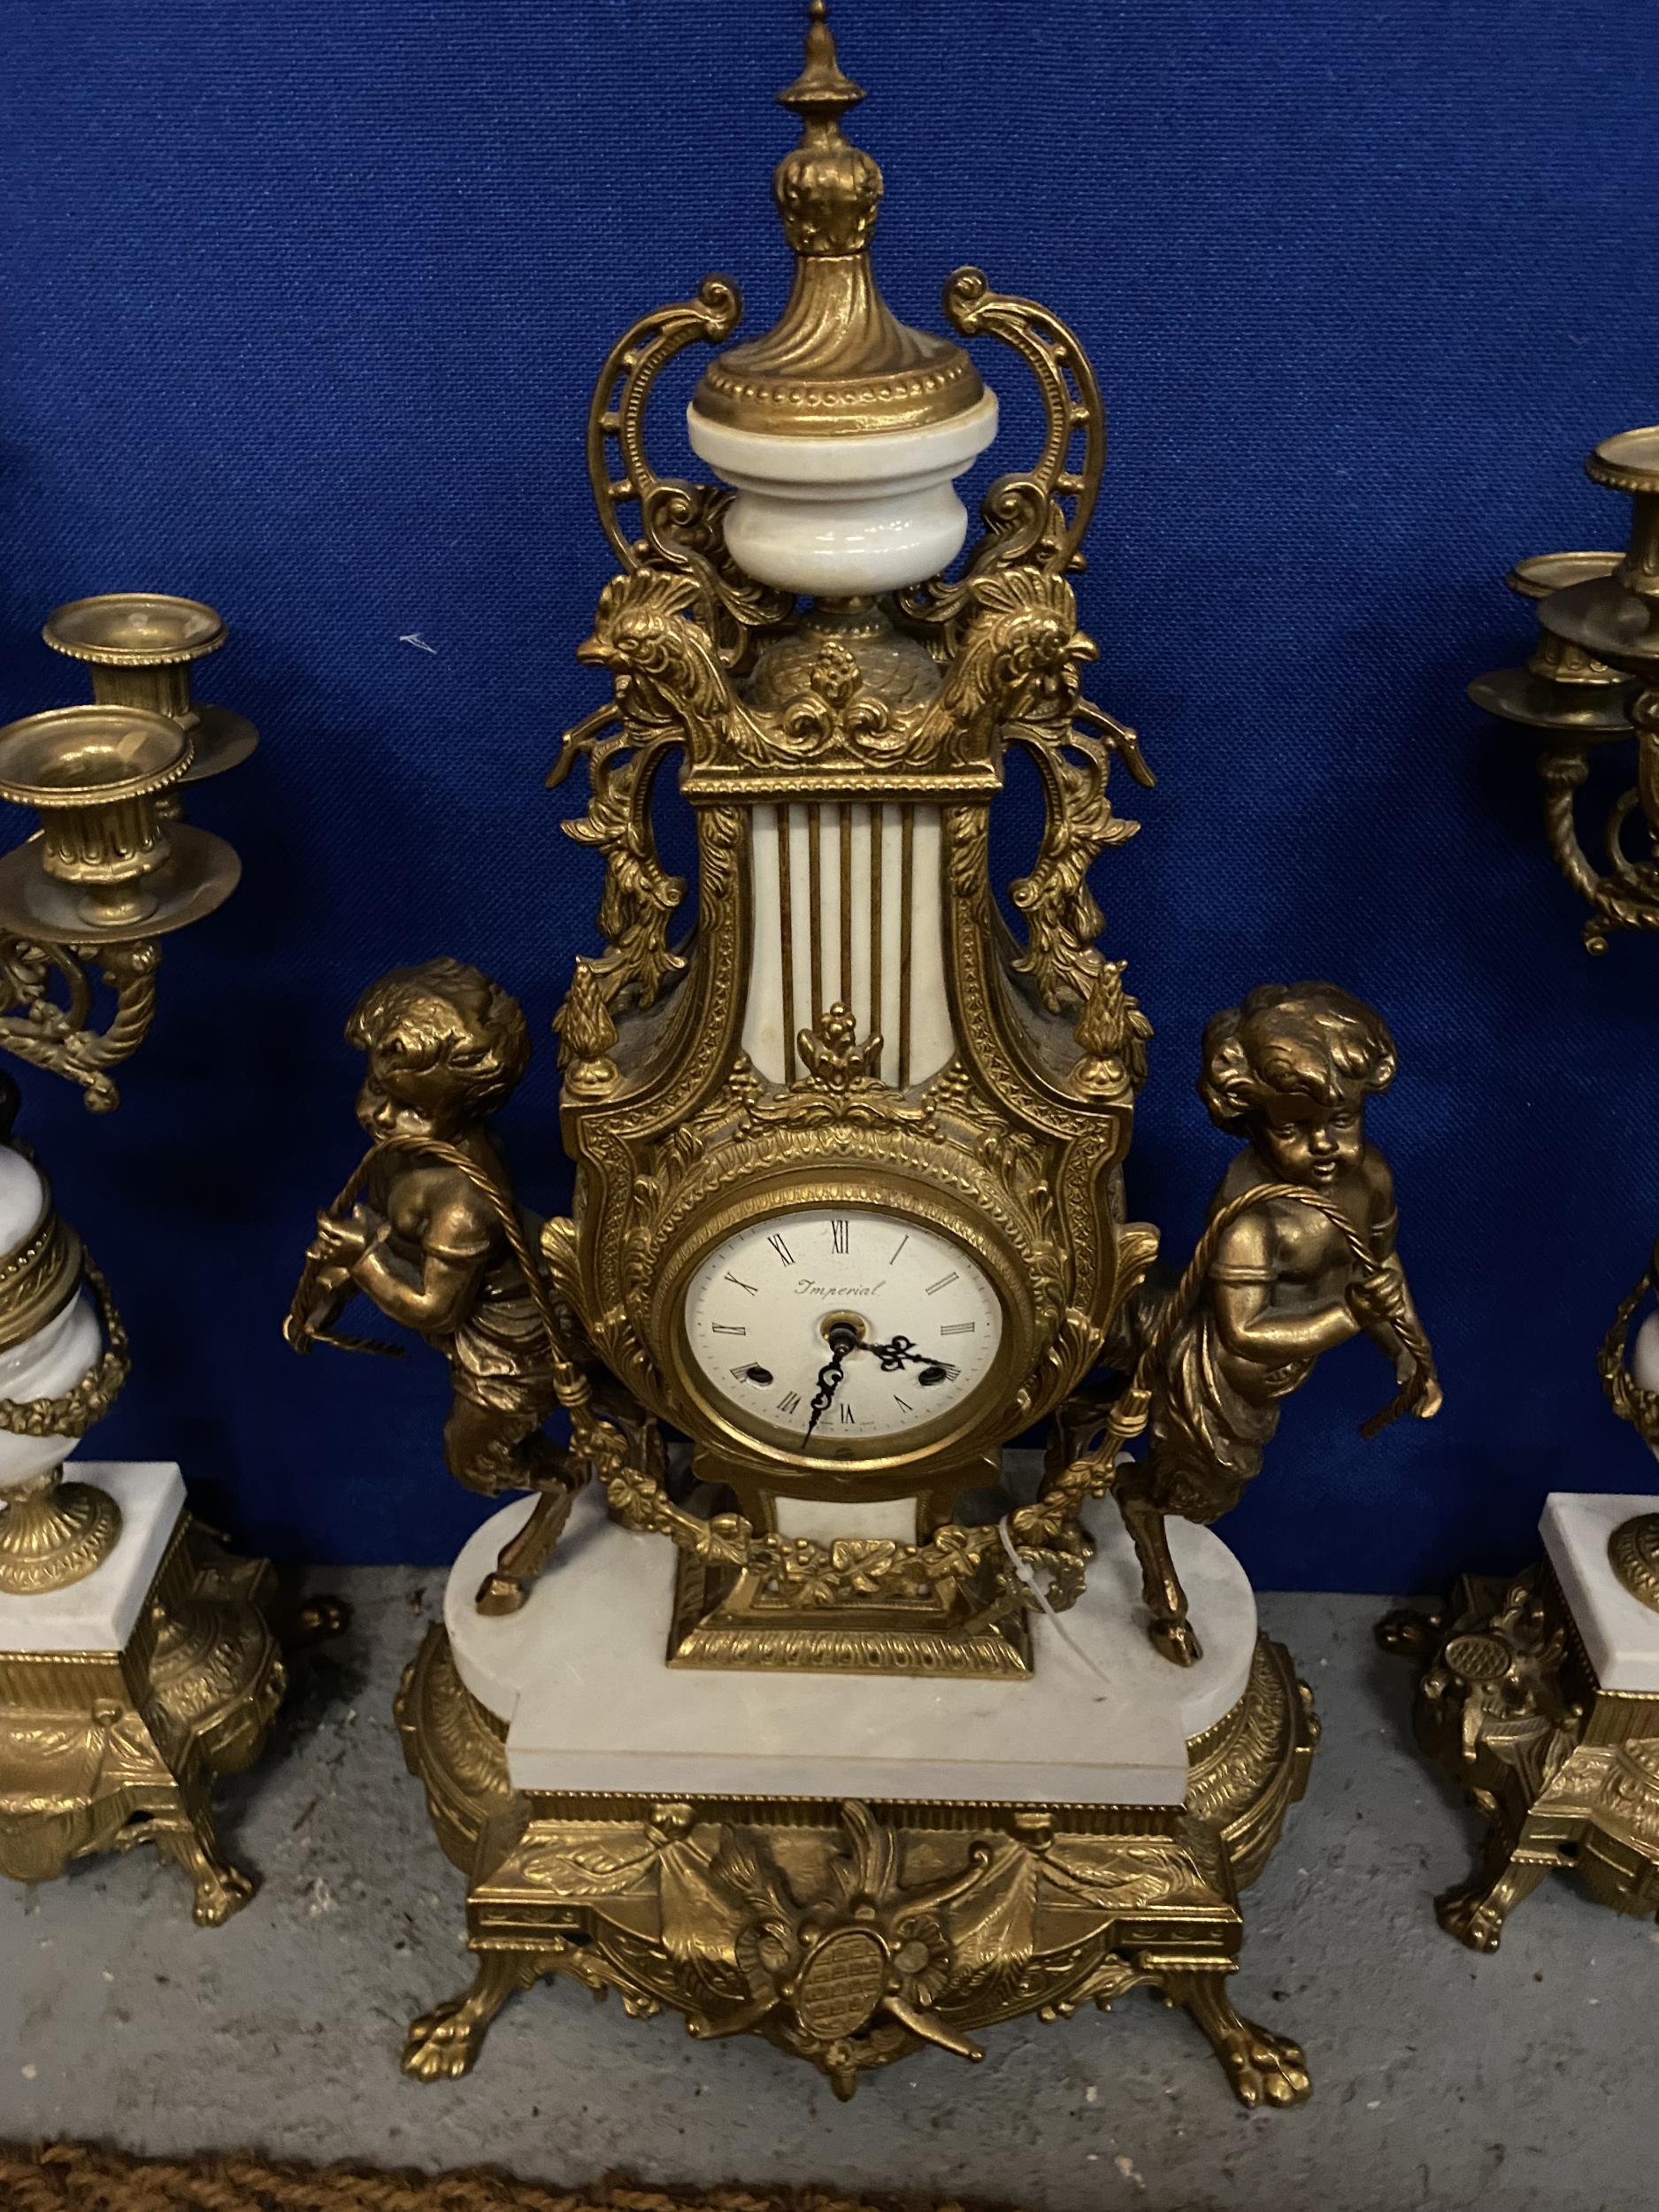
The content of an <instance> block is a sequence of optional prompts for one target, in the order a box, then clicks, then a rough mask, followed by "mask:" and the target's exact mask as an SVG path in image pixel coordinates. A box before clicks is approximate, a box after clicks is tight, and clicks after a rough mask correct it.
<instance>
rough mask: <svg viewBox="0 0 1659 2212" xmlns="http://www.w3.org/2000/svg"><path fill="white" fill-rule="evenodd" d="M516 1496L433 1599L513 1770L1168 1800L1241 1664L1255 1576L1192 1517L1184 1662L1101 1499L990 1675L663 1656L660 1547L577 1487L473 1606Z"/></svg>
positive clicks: (1240, 1685) (566, 1779)
mask: <svg viewBox="0 0 1659 2212" xmlns="http://www.w3.org/2000/svg"><path fill="white" fill-rule="evenodd" d="M529 1511H530V1501H529V1500H527V1499H522V1500H519V1501H518V1502H515V1503H514V1504H512V1505H510V1506H507V1507H505V1508H503V1510H502V1511H501V1512H499V1513H497V1514H495V1515H494V1516H492V1517H491V1518H490V1519H489V1520H488V1521H487V1522H486V1523H485V1524H484V1525H483V1527H482V1528H480V1529H479V1530H477V1531H476V1532H474V1534H473V1536H472V1539H471V1540H470V1541H469V1542H468V1544H467V1545H466V1547H465V1549H464V1550H463V1551H462V1553H461V1555H460V1556H459V1558H458V1559H457V1561H456V1563H455V1565H454V1567H453V1569H452V1570H451V1571H450V1575H449V1588H448V1592H447V1594H446V1597H445V1601H444V1624H445V1626H446V1627H447V1629H448V1631H449V1642H450V1647H451V1648H452V1650H453V1652H454V1654H455V1663H456V1668H457V1672H458V1673H459V1675H460V1677H461V1679H462V1681H463V1682H464V1683H465V1685H466V1686H467V1688H468V1689H469V1690H470V1691H471V1692H472V1695H473V1696H474V1697H475V1698H477V1700H478V1701H479V1702H480V1705H482V1706H484V1707H486V1708H487V1709H488V1711H490V1712H491V1713H493V1714H495V1717H497V1719H499V1720H502V1721H504V1722H506V1724H507V1769H508V1772H509V1774H510V1776H511V1780H512V1784H513V1786H514V1787H515V1788H516V1789H520V1790H610V1791H623V1792H641V1791H642V1792H645V1793H649V1794H651V1795H655V1796H662V1795H664V1794H670V1795H672V1794H676V1793H682V1792H683V1793H687V1794H691V1793H705V1794H713V1795H719V1796H726V1795H745V1796H747V1795H785V1796H791V1797H829V1798H843V1797H858V1798H866V1797H876V1798H892V1797H902V1798H912V1797H937V1798H947V1799H972V1800H974V1801H976V1802H980V1801H995V1802H1001V1803H1008V1804H1020V1803H1030V1802H1033V1801H1034V1802H1045V1801H1049V1802H1053V1801H1057V1802H1061V1803H1065V1804H1078V1805H1123V1804H1146V1805H1179V1804H1180V1803H1181V1802H1182V1801H1184V1799H1185V1797H1186V1794H1187V1744H1188V1742H1189V1741H1190V1740H1192V1739H1193V1738H1194V1737H1195V1736H1201V1735H1202V1734H1203V1733H1204V1732H1205V1731H1206V1730H1207V1729H1209V1728H1211V1727H1213V1726H1214V1724H1216V1723H1217V1721H1219V1720H1221V1719H1222V1718H1223V1717H1225V1715H1226V1714H1227V1713H1229V1712H1230V1711H1231V1710H1232V1709H1233V1707H1234V1706H1235V1705H1236V1704H1237V1703H1238V1701H1239V1700H1240V1698H1241V1697H1242V1696H1243V1695H1244V1692H1245V1686H1246V1684H1247V1683H1248V1679H1249V1673H1250V1664H1251V1659H1252V1656H1253V1655H1254V1653H1255V1649H1256V1599H1255V1595H1254V1593H1253V1592H1252V1591H1251V1588H1250V1585H1249V1582H1248V1578H1247V1577H1246V1575H1245V1572H1244V1570H1243V1568H1242V1567H1240V1564H1239V1563H1238V1561H1237V1560H1236V1559H1235V1558H1234V1557H1233V1554H1232V1553H1231V1552H1230V1551H1229V1550H1228V1549H1227V1548H1226V1546H1225V1544H1224V1543H1223V1542H1222V1541H1221V1540H1220V1539H1219V1537H1217V1536H1216V1535H1214V1534H1213V1533H1212V1532H1210V1530H1209V1529H1204V1528H1197V1527H1194V1525H1192V1524H1191V1523H1190V1522H1186V1521H1180V1522H1172V1523H1171V1526H1170V1538H1171V1546H1172V1548H1173V1550H1174V1554H1175V1564H1176V1568H1177V1571H1178V1572H1179V1575H1180V1577H1181V1580H1182V1582H1183V1583H1184V1584H1185V1586H1186V1588H1187V1593H1188V1595H1189V1596H1190V1598H1191V1601H1192V1614H1193V1619H1194V1622H1195V1623H1196V1624H1198V1629H1199V1633H1200V1635H1201V1637H1202V1641H1203V1646H1204V1657H1203V1658H1202V1661H1201V1662H1200V1663H1199V1664H1198V1665H1197V1666H1195V1667H1190V1668H1188V1667H1176V1666H1173V1665H1171V1663H1170V1662H1169V1661H1168V1660H1167V1659H1164V1657H1162V1656H1161V1655H1159V1654H1158V1653H1157V1652H1156V1651H1155V1650H1154V1649H1153V1647H1152V1646H1151V1644H1150V1643H1149V1642H1148V1640H1147V1634H1146V1614H1145V1612H1144V1610H1143V1609H1142V1608H1141V1602H1140V1587H1141V1584H1140V1575H1139V1571H1138V1570H1137V1568H1136V1566H1135V1561H1134V1554H1133V1549H1132V1548H1131V1546H1130V1543H1129V1540H1128V1538H1127V1537H1126V1536H1125V1533H1124V1531H1123V1526H1122V1524H1121V1522H1120V1520H1119V1518H1118V1514H1117V1512H1116V1510H1115V1509H1113V1508H1112V1507H1110V1505H1109V1506H1105V1507H1103V1508H1100V1509H1096V1511H1095V1514H1094V1520H1093V1523H1092V1525H1093V1530H1094V1536H1095V1540H1096V1542H1097V1544H1098V1546H1099V1549H1098V1552H1097V1554H1096V1555H1095V1558H1094V1562H1093V1563H1092V1564H1091V1566H1090V1568H1089V1573H1088V1586H1087V1589H1086V1591H1085V1593H1084V1595H1083V1597H1082V1599H1081V1601H1080V1602H1079V1604H1078V1605H1077V1606H1075V1607H1074V1608H1073V1609H1071V1611H1070V1612H1068V1613H1064V1614H1062V1615H1060V1616H1058V1617H1056V1618H1051V1617H1048V1616H1046V1615H1041V1616H1039V1617H1037V1618H1036V1620H1035V1621H1034V1622H1033V1661H1034V1665H1033V1672H1032V1674H1031V1675H1030V1676H1029V1677H1027V1678H1023V1679H1019V1680H1013V1681H1000V1682H987V1681H936V1680H931V1679H927V1678H914V1677H910V1676H896V1675H829V1674H805V1673H802V1674H782V1673H759V1672H757V1673H744V1672H741V1671H737V1670H735V1669H729V1670H728V1669H721V1670H719V1671H710V1672H701V1671H695V1670H686V1671H681V1670H678V1669H671V1668H670V1667H669V1666H668V1665H667V1664H666V1663H665V1659H666V1651H667V1639H668V1625H669V1621H670V1617H671V1614H672V1601H673V1583H674V1565H675V1555H674V1552H673V1549H672V1546H670V1545H668V1544H666V1543H664V1541H663V1540H662V1539H661V1538H660V1537H656V1536H645V1535H636V1534H634V1533H632V1532H629V1531H628V1530H626V1529H624V1528H620V1527H618V1525H616V1524H615V1523H614V1522H612V1521H611V1520H609V1519H608V1518H607V1517H606V1514H605V1510H604V1505H603V1499H602V1498H601V1497H600V1496H598V1495H597V1494H595V1492H594V1491H593V1490H591V1489H590V1490H588V1491H584V1492H583V1493H582V1494H581V1495H580V1497H579V1498H578V1500H577V1502H576V1504H575V1507H574V1509H573V1510H572V1515H571V1520H570V1525H569V1527H568V1528H567V1530H566V1532H565V1536H564V1538H563V1540H561V1542H560V1545H559V1548H558V1550H557V1554H556V1555H555V1556H554V1560H553V1563H552V1565H551V1566H550V1567H549V1569H548V1570H547V1571H545V1572H544V1573H543V1574H542V1575H541V1578H539V1579H538V1581H537V1582H536V1583H535V1585H534V1586H533V1588H532V1590H531V1594H530V1597H529V1601H528V1602H527V1603H526V1605H525V1607H524V1609H522V1611H520V1612H518V1613H514V1614H509V1615H506V1616H504V1617H495V1618H489V1617H486V1616H484V1615H483V1614H481V1613H480V1612H479V1610H478V1608H477V1606H476V1604H475V1603H474V1598H475V1596H476V1594H477V1591H478V1588H479V1586H480V1583H481V1582H482V1581H483V1579H484V1578H485V1576H486V1575H487V1574H488V1572H489V1571H490V1569H491V1568H492V1567H493V1566H494V1564H495V1560H496V1558H497V1556H498V1555H499V1554H500V1552H501V1549H502V1547H503V1544H505V1542H506V1541H507V1540H508V1539H509V1538H510V1537H511V1536H512V1535H514V1534H515V1533H516V1532H517V1531H518V1527H519V1526H520V1525H521V1524H522V1523H523V1522H524V1521H525V1520H526V1518H527V1517H528V1515H529Z"/></svg>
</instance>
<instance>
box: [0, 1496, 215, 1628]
mask: <svg viewBox="0 0 1659 2212" xmlns="http://www.w3.org/2000/svg"><path fill="white" fill-rule="evenodd" d="M64 1479H65V1481H66V1482H84V1483H89V1484H91V1485H92V1486H94V1487H95V1488H96V1489H99V1490H107V1491H108V1492H109V1494H110V1495H111V1497H112V1498H113V1499H114V1500H115V1502H116V1504H117V1505H119V1507H120V1509H121V1533H120V1536H119V1540H118V1541H117V1543H116V1546H115V1548H114V1550H113V1551H112V1552H111V1554H110V1555H109V1557H108V1558H107V1559H105V1560H103V1561H101V1562H100V1563H99V1564H98V1565H97V1566H96V1567H95V1568H94V1569H93V1570H92V1572H91V1573H90V1574H89V1575H84V1576H82V1578H81V1580H80V1581H79V1582H72V1583H70V1584H69V1585H68V1586H67V1587H66V1588H65V1589H62V1590H43V1591H42V1592H40V1593H39V1594H37V1595H35V1596H32V1597H11V1596H5V1595H0V1651H19V1652H28V1653H31V1654H34V1655H40V1654H43V1653H50V1652H72V1651H73V1652H85V1651H99V1652H106V1651H107V1652H114V1651H124V1650H125V1649H126V1647H127V1639H128V1638H129V1637H130V1636H131V1634H132V1632H133V1631H134V1628H135V1627H136V1626H137V1625H138V1616H139V1612H140V1609H141V1608H142V1605H143V1602H144V1600H145V1598H146V1597H147V1596H148V1595H149V1594H150V1584H151V1583H152V1582H153V1581H154V1580H155V1578H156V1570H157V1567H158V1566H160V1564H161V1561H162V1555H163V1554H164V1553H165V1550H166V1548H167V1542H168V1540H169V1538H170V1537H171V1536H172V1534H173V1530H174V1529H175V1528H176V1527H177V1526H178V1523H179V1516H180V1513H182V1512H183V1510H184V1481H183V1478H182V1477H181V1476H180V1472H179V1469H178V1466H177V1464H176V1463H174V1462H173V1461H172V1460H159V1459H156V1460H152V1459H114V1460H72V1461H71V1462H70V1463H69V1464H68V1465H67V1466H66V1467H65V1469H64Z"/></svg>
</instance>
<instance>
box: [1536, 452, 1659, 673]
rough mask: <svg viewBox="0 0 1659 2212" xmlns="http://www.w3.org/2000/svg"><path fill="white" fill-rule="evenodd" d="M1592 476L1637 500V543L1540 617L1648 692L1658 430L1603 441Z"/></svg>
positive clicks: (1658, 629) (1654, 660)
mask: <svg viewBox="0 0 1659 2212" xmlns="http://www.w3.org/2000/svg"><path fill="white" fill-rule="evenodd" d="M1585 472H1586V474H1587V475H1588V476H1589V477H1591V478H1592V479H1593V480H1594V482H1596V483H1598V484H1604V485H1606V486H1607V487H1608V488H1609V490H1612V491H1621V492H1628V493H1629V494H1630V497H1631V510H1632V511H1631V530H1630V541H1629V543H1628V544H1627V545H1626V547H1625V549H1624V553H1623V555H1622V556H1621V557H1620V558H1619V560H1618V562H1617V565H1616V566H1615V567H1614V568H1613V570H1612V571H1611V572H1610V573H1609V574H1608V575H1605V576H1591V577H1589V578H1587V579H1586V580H1582V581H1579V582H1577V583H1573V584H1570V585H1569V586H1568V587H1567V588H1566V589H1565V590H1563V591H1556V592H1552V593H1551V594H1550V595H1549V597H1548V598H1547V599H1545V600H1543V601H1542V602H1541V603H1540V606H1539V611H1538V618H1539V621H1540V623H1541V624H1542V626H1543V627H1544V628H1545V629H1546V630H1548V632H1549V633H1550V634H1552V635H1553V636H1555V637H1556V638H1559V639H1561V640H1563V641H1564V642H1565V643H1567V644H1569V645H1573V646H1578V647H1579V648H1580V649H1582V650H1583V651H1584V652H1586V653H1587V654H1589V655H1590V656H1591V657H1592V658H1594V659H1595V660H1598V661H1601V663H1603V664H1605V665H1606V666H1608V667H1609V668H1613V669H1617V670H1618V671H1619V672H1621V673H1622V674H1624V675H1626V676H1633V677H1635V678H1636V679H1637V680H1638V688H1639V690H1640V691H1644V692H1645V691H1649V690H1652V689H1653V688H1655V687H1659V425H1655V426H1653V427H1651V428H1648V429H1645V430H1621V431H1620V432H1619V433H1618V434H1617V436H1616V437H1612V438H1604V439H1603V440H1602V441H1601V444H1600V445H1599V446H1597V447H1596V449H1595V450H1594V453H1592V454H1591V456H1590V457H1589V459H1588V460H1587V461H1586V463H1585Z"/></svg>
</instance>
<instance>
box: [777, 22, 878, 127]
mask: <svg viewBox="0 0 1659 2212" xmlns="http://www.w3.org/2000/svg"><path fill="white" fill-rule="evenodd" d="M807 16H808V22H807V27H806V59H805V62H804V64H803V67H802V71H801V74H800V75H799V76H798V77H797V78H796V79H795V82H794V83H793V84H788V85H786V86H785V87H784V88H783V90H782V91H781V92H780V94H779V95H778V104H779V106H780V107H784V108H793V109H794V110H795V113H796V114H797V115H799V116H800V117H801V118H802V119H803V122H804V123H805V126H806V128H807V130H809V131H810V130H813V129H815V128H816V129H818V130H821V131H824V132H826V134H830V136H831V139H832V142H837V141H839V140H840V138H841V117H842V116H843V115H845V114H846V112H847V111H848V109H849V108H856V106H857V104H858V103H859V102H860V100H862V99H863V98H864V87H863V86H862V85H856V84H855V83H854V82H853V81H852V79H851V78H850V77H849V76H848V75H847V74H846V73H845V72H844V71H843V69H842V68H841V61H840V59H839V58H838V56H837V54H836V51H835V34H834V32H833V31H832V30H831V28H830V27H829V5H828V0H812V4H811V5H810V7H809V8H808V10H807Z"/></svg>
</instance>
